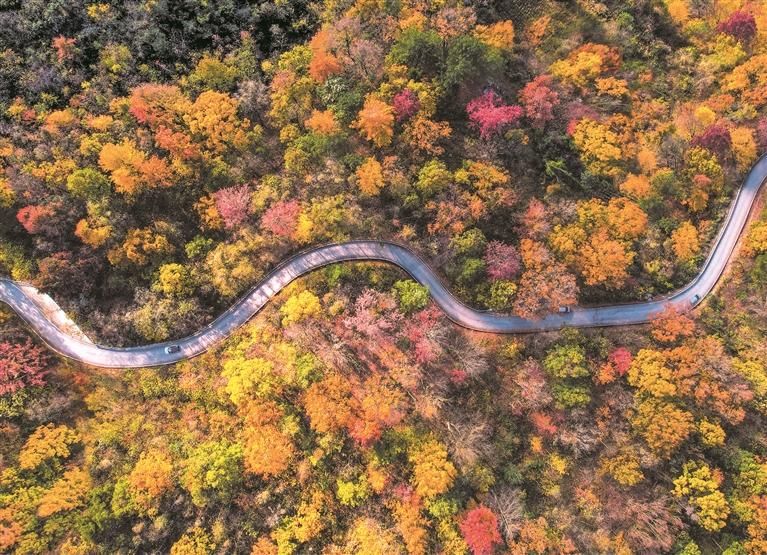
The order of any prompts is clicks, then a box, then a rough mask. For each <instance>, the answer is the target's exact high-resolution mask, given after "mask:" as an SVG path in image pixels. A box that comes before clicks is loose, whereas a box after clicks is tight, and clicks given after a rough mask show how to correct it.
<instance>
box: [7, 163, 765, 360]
mask: <svg viewBox="0 0 767 555" xmlns="http://www.w3.org/2000/svg"><path fill="white" fill-rule="evenodd" d="M765 180H767V155H765V156H763V157H762V158H760V159H759V161H758V162H757V163H756V164H755V165H754V167H753V168H752V169H751V172H750V173H749V174H748V176H747V177H746V179H745V181H744V182H743V185H742V186H741V188H740V190H739V191H738V194H737V196H736V197H735V200H734V201H733V202H732V204H731V206H730V210H729V212H728V214H727V218H726V219H725V221H724V223H723V224H722V227H721V228H720V230H719V234H718V235H717V237H716V239H715V241H714V245H713V248H712V249H711V253H710V254H709V256H708V259H707V260H706V263H705V265H704V266H703V269H702V270H701V272H700V273H699V274H698V276H697V277H696V278H695V279H693V280H692V281H691V282H690V283H689V284H688V285H686V286H685V287H683V288H682V289H680V290H678V291H676V292H675V293H673V294H671V295H668V296H666V297H662V298H658V299H655V300H652V301H648V302H643V303H633V304H621V305H611V306H600V307H584V308H574V309H573V310H572V312H569V313H565V314H559V313H557V314H549V315H546V316H544V317H543V318H541V319H539V320H526V319H523V318H520V317H518V316H511V315H502V314H496V313H491V312H483V311H480V310H475V309H473V308H470V307H468V306H466V305H465V304H463V303H461V302H460V301H459V300H458V299H456V298H455V297H454V296H453V295H452V294H451V293H450V291H448V289H447V288H446V287H445V286H444V284H443V283H442V281H441V280H440V278H439V277H438V276H437V275H436V274H435V273H434V272H433V271H432V270H431V269H430V268H429V266H428V265H427V264H426V262H424V261H423V260H422V259H421V258H419V257H418V256H417V255H416V254H414V253H413V252H411V251H410V250H408V249H407V248H405V247H403V246H400V245H396V244H393V243H387V242H382V241H349V242H346V243H340V244H333V245H326V246H321V247H317V248H314V249H311V250H308V251H305V252H302V253H299V254H297V255H296V256H294V257H292V258H288V259H287V260H285V261H284V262H282V263H281V264H279V265H278V266H277V267H276V268H274V269H273V270H272V271H271V272H270V273H269V274H268V275H267V276H266V278H265V279H264V280H263V281H262V282H261V283H260V284H259V285H257V286H256V287H255V288H253V289H252V290H251V291H250V292H249V293H248V294H247V295H245V296H244V297H242V298H241V299H240V300H238V301H237V302H236V303H235V304H234V305H233V306H232V307H231V308H229V309H228V310H227V311H226V312H224V313H223V314H221V316H219V317H218V318H217V319H216V320H214V321H213V322H211V323H210V324H209V325H208V326H206V327H204V328H203V329H201V330H200V331H198V332H197V333H195V334H193V335H190V336H189V337H185V338H183V339H180V340H178V341H172V342H166V343H156V344H152V345H145V346H141V347H128V348H120V349H118V348H110V347H103V346H100V345H95V344H93V343H89V342H87V341H85V340H83V339H80V338H77V337H74V336H73V335H70V334H68V333H67V332H65V331H63V330H62V329H60V328H59V327H57V325H56V324H54V323H53V322H52V321H51V319H49V317H48V316H47V315H46V313H45V311H44V310H43V308H42V307H41V306H40V305H39V304H38V303H36V302H35V300H34V299H33V298H32V297H31V296H30V295H28V294H27V293H26V292H25V291H24V286H23V284H19V283H16V282H14V281H12V280H9V279H0V301H2V302H4V303H6V304H8V305H9V306H10V307H11V308H12V309H13V310H14V311H15V312H16V313H17V314H18V315H19V316H20V317H21V318H22V319H24V320H25V321H26V322H27V324H29V326H30V327H31V328H32V329H33V330H34V331H35V332H36V333H37V334H38V335H39V336H40V337H41V338H42V339H43V341H45V342H46V343H47V344H48V346H50V347H51V348H52V349H53V350H54V351H56V352H58V353H59V354H61V355H63V356H65V357H69V358H72V359H75V360H78V361H80V362H83V363H86V364H90V365H92V366H98V367H103V368H143V367H148V366H160V365H165V364H171V363H174V362H178V361H180V360H185V359H188V358H192V357H194V356H197V355H199V354H201V353H203V352H205V351H207V350H208V349H209V348H211V347H212V346H213V345H216V344H217V343H219V342H221V341H223V340H224V339H225V338H227V337H228V336H229V335H231V334H232V333H233V332H234V331H235V330H236V329H238V328H239V327H241V326H242V325H244V324H245V323H246V322H247V321H248V320H250V319H251V318H252V317H253V316H254V315H255V314H256V313H258V311H260V310H261V308H263V306H264V305H266V303H268V302H269V300H270V299H271V298H272V297H274V296H275V295H277V294H278V293H279V292H280V291H281V290H282V289H283V288H284V287H285V286H287V285H288V284H289V283H291V282H292V281H293V280H295V279H296V278H298V277H300V276H302V275H304V274H307V273H309V272H311V271H313V270H316V269H317V268H321V267H323V266H327V265H329V264H335V263H337V262H348V261H365V260H367V261H383V262H389V263H391V264H394V265H396V266H399V267H400V268H402V269H403V270H405V271H406V272H407V273H408V274H410V275H411V276H412V277H413V279H415V280H416V281H418V282H420V283H421V284H423V285H425V286H426V287H428V288H429V292H430V293H431V297H432V299H433V300H434V302H435V303H437V305H438V306H439V307H440V308H441V309H442V310H443V311H444V312H445V314H446V315H447V317H448V318H450V319H451V320H453V321H454V322H455V323H457V324H459V325H461V326H464V327H466V328H470V329H473V330H477V331H485V332H493V333H525V332H540V331H551V330H558V329H561V328H565V327H600V326H623V325H630V324H642V323H646V322H648V321H649V320H650V319H651V318H652V317H653V316H655V315H657V314H658V313H659V312H661V311H662V310H664V309H665V308H666V307H667V306H668V305H672V306H674V307H676V308H677V309H679V310H682V311H687V310H689V309H691V308H693V307H694V306H695V305H697V304H698V303H700V302H701V300H702V299H703V298H705V297H706V295H708V294H709V293H710V292H711V291H712V290H713V288H714V286H715V285H716V283H717V281H718V280H719V278H720V277H721V276H722V273H723V272H724V270H725V268H726V266H727V262H728V261H729V259H730V257H731V256H732V254H733V251H734V249H735V247H736V245H737V242H738V239H739V238H740V236H741V233H742V231H743V228H744V227H745V225H746V222H747V221H748V217H749V213H750V211H751V208H752V207H753V205H754V203H755V201H756V199H757V196H758V193H759V191H760V189H761V188H762V185H763V184H764V183H765ZM169 345H178V346H179V347H180V350H179V351H178V352H176V353H170V354H169V353H167V352H166V351H165V348H166V347H167V346H169Z"/></svg>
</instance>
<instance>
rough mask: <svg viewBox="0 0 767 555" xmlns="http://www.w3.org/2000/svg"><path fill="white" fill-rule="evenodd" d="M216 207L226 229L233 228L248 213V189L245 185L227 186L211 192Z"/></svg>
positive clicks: (241, 221) (242, 220) (246, 216)
mask: <svg viewBox="0 0 767 555" xmlns="http://www.w3.org/2000/svg"><path fill="white" fill-rule="evenodd" d="M213 198H215V200H216V209H217V210H218V213H219V214H221V219H223V220H224V226H226V228H227V229H233V228H235V227H237V226H238V225H240V224H241V223H243V222H244V221H245V220H246V219H247V218H248V214H250V201H251V198H250V189H249V188H248V186H247V185H239V186H235V187H227V188H225V189H221V190H220V191H216V192H215V193H213Z"/></svg>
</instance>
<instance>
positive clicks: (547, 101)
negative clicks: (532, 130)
mask: <svg viewBox="0 0 767 555" xmlns="http://www.w3.org/2000/svg"><path fill="white" fill-rule="evenodd" d="M551 85H552V79H551V76H550V75H539V76H538V77H536V78H535V79H533V80H532V81H530V82H529V83H528V84H527V85H525V87H524V88H523V89H522V91H521V92H520V93H519V100H520V102H522V105H523V106H524V107H525V115H526V116H527V119H529V120H530V122H531V123H532V124H533V127H543V126H544V125H545V124H546V122H547V121H551V120H552V119H554V108H556V107H557V105H558V104H559V94H558V93H557V91H555V90H553V89H552V88H551Z"/></svg>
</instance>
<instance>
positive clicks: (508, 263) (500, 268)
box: [485, 241, 521, 280]
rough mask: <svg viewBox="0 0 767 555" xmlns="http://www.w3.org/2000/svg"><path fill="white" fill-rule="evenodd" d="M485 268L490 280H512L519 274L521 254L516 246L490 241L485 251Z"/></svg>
mask: <svg viewBox="0 0 767 555" xmlns="http://www.w3.org/2000/svg"><path fill="white" fill-rule="evenodd" d="M485 266H486V267H487V275H488V276H489V277H490V279H492V280H499V279H511V278H513V277H514V276H516V275H517V274H518V273H519V269H520V266H521V261H520V258H519V252H518V251H517V249H516V247H514V245H509V244H507V243H502V242H501V241H490V243H488V244H487V248H486V249H485Z"/></svg>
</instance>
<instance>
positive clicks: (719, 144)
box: [692, 123, 732, 156]
mask: <svg viewBox="0 0 767 555" xmlns="http://www.w3.org/2000/svg"><path fill="white" fill-rule="evenodd" d="M692 144H693V145H694V146H702V147H703V148H705V149H708V150H710V151H711V152H713V153H714V154H717V155H719V156H724V155H725V154H726V153H727V151H729V150H730V148H731V147H732V137H731V136H730V130H729V129H727V127H726V126H725V125H723V124H721V123H715V124H713V125H709V126H708V127H707V128H706V130H705V131H703V133H701V134H700V135H698V136H697V137H695V139H693V141H692Z"/></svg>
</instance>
